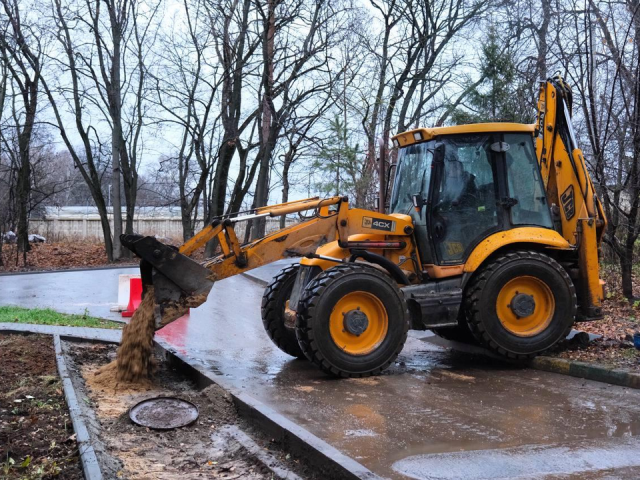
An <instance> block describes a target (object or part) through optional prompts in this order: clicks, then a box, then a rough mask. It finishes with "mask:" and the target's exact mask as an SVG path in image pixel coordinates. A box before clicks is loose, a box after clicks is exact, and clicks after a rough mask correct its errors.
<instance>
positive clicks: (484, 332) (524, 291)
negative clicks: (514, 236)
mask: <svg viewBox="0 0 640 480" xmlns="http://www.w3.org/2000/svg"><path fill="white" fill-rule="evenodd" d="M576 308H577V301H576V292H575V289H574V286H573V282H572V281H571V278H570V277H569V275H568V274H567V272H566V270H565V269H564V268H563V267H562V266H561V265H560V264H559V263H558V262H556V261H555V260H553V259H552V258H550V257H548V256H547V255H544V254H542V253H538V252H534V251H526V252H523V251H519V252H511V253H508V254H505V255H502V256H500V257H497V258H496V259H495V260H493V261H491V263H489V264H488V265H487V266H485V267H483V268H482V269H481V270H480V271H479V272H478V273H477V274H476V276H475V277H474V279H473V280H472V282H471V284H470V285H469V287H468V289H467V291H466V294H465V310H466V313H467V320H468V324H469V328H470V329H471V332H472V333H473V335H474V336H475V337H476V339H477V340H478V341H479V342H480V343H482V344H483V345H485V346H487V347H489V348H490V349H491V350H493V351H495V352H497V353H498V354H500V355H502V356H505V357H508V358H513V359H526V358H531V357H534V356H535V355H537V354H539V353H541V352H543V351H545V350H547V349H549V348H551V347H552V346H553V345H555V344H556V343H557V342H559V341H560V340H562V339H564V338H566V336H567V335H568V334H569V332H570V331H571V327H572V325H573V323H574V321H575V315H576Z"/></svg>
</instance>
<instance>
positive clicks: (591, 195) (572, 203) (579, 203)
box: [536, 76, 607, 320]
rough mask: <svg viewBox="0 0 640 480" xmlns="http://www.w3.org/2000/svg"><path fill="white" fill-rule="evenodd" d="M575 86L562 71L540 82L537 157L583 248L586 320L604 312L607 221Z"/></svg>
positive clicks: (553, 201) (560, 214)
mask: <svg viewBox="0 0 640 480" xmlns="http://www.w3.org/2000/svg"><path fill="white" fill-rule="evenodd" d="M571 112H572V93H571V87H570V86H569V85H568V84H567V83H566V82H565V81H564V80H563V79H562V78H561V77H560V76H557V77H554V78H550V79H548V80H547V81H546V82H542V84H541V86H540V97H539V100H538V119H537V132H538V137H537V142H536V149H537V157H538V162H539V166H540V172H541V173H542V179H543V182H544V186H545V188H546V192H547V199H548V201H549V204H550V205H552V206H553V207H552V211H553V214H554V222H555V224H556V229H557V230H558V231H559V232H560V233H561V234H562V236H563V237H564V238H565V239H566V240H567V241H568V242H569V244H571V245H573V246H574V247H575V248H576V249H577V251H578V269H577V270H578V272H579V279H578V280H579V281H578V285H576V287H577V289H578V291H579V292H581V295H579V300H580V310H581V312H580V313H581V314H582V317H583V318H582V319H583V320H593V319H598V318H602V308H601V304H602V300H603V295H604V293H603V283H602V282H601V281H600V275H599V262H598V254H599V248H600V245H601V243H602V238H603V235H604V232H605V229H606V227H607V220H606V216H605V214H604V209H603V207H602V204H601V203H600V200H599V199H598V196H597V194H596V190H595V188H594V185H593V182H592V181H591V177H590V176H589V173H588V171H587V165H586V162H585V159H584V154H583V153H582V150H581V149H580V148H579V147H578V143H577V140H576V136H575V132H574V129H573V124H572V122H571V116H572V113H571Z"/></svg>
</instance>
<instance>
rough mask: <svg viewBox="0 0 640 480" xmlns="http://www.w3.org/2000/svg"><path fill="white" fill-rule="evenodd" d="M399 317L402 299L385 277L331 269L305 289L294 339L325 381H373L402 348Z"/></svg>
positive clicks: (366, 269)
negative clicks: (329, 377)
mask: <svg viewBox="0 0 640 480" xmlns="http://www.w3.org/2000/svg"><path fill="white" fill-rule="evenodd" d="M405 312H406V304H405V302H404V298H403V297H402V294H401V292H400V290H399V289H398V286H397V285H396V283H395V282H394V281H393V280H392V279H391V278H390V277H389V276H388V275H386V274H384V273H383V272H381V271H379V270H378V269H376V268H374V267H372V266H369V265H363V264H358V263H349V264H342V265H337V266H335V267H333V268H330V269H328V270H325V271H324V272H322V273H320V274H319V275H318V276H317V277H315V278H314V279H313V280H312V281H311V282H310V283H309V284H308V285H307V287H306V288H305V290H304V292H303V294H302V297H301V299H300V303H299V304H298V317H297V320H298V323H297V328H296V335H297V336H298V342H299V343H300V346H301V347H302V351H303V352H304V353H305V355H306V356H307V358H308V359H309V360H311V361H312V362H313V363H315V364H316V365H317V366H318V367H320V369H321V370H323V371H324V372H325V373H328V374H329V375H333V376H336V377H365V376H369V375H377V374H379V373H380V372H382V371H383V370H384V369H385V368H387V367H388V366H389V365H390V364H391V362H393V361H394V360H395V359H396V357H397V356H398V354H399V353H400V351H401V350H402V347H403V346H404V343H405V341H406V339H407V332H408V330H409V321H408V318H407V315H406V314H405Z"/></svg>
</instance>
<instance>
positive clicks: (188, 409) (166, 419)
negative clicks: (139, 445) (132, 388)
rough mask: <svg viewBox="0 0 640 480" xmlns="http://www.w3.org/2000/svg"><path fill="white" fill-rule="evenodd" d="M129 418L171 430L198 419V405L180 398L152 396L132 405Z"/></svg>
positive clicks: (146, 424) (155, 427) (150, 425)
mask: <svg viewBox="0 0 640 480" xmlns="http://www.w3.org/2000/svg"><path fill="white" fill-rule="evenodd" d="M129 418H131V420H132V421H133V423H137V424H138V425H142V426H143V427H149V428H153V429H155V430H171V429H172V428H178V427H184V426H186V425H190V424H192V423H193V422H195V421H196V420H197V419H198V407H196V406H195V405H194V404H193V403H191V402H187V401H186V400H182V399H180V398H173V397H157V398H150V399H148V400H143V401H142V402H140V403H138V404H137V405H134V406H133V407H131V410H129Z"/></svg>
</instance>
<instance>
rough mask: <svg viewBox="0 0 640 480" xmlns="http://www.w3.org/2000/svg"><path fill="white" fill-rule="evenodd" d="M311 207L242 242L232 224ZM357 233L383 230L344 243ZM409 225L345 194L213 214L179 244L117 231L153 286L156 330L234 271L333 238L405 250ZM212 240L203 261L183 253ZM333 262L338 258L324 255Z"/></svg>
mask: <svg viewBox="0 0 640 480" xmlns="http://www.w3.org/2000/svg"><path fill="white" fill-rule="evenodd" d="M310 210H313V211H314V213H313V215H311V217H310V218H309V219H308V220H305V221H303V222H301V223H298V224H295V225H292V226H290V227H286V228H283V229H281V230H278V231H276V232H274V233H271V234H268V235H266V236H265V237H263V238H260V239H258V240H255V241H253V242H251V243H248V244H245V245H242V244H240V241H239V240H238V237H237V235H236V232H235V230H234V225H235V224H237V223H238V222H242V221H248V220H255V219H258V218H267V217H278V216H281V215H286V214H290V213H297V212H304V211H310ZM361 233H368V234H372V233H384V236H383V239H382V240H365V241H350V240H349V237H351V236H353V235H356V234H361ZM412 233H413V225H412V222H411V219H410V217H406V218H398V216H390V215H384V214H380V213H376V212H371V211H368V210H361V209H349V204H348V201H347V199H346V198H345V197H331V198H327V199H319V198H309V199H305V200H299V201H295V202H289V203H283V204H279V205H273V206H268V207H261V208H257V209H255V210H254V211H252V212H251V213H250V214H248V215H244V216H237V217H233V218H232V217H227V218H219V219H216V220H215V221H213V222H212V223H211V224H210V225H208V226H207V227H205V228H204V229H202V230H201V231H200V232H198V233H197V234H196V235H195V236H194V237H192V238H191V239H190V240H188V241H187V242H185V243H184V244H183V245H182V246H181V247H179V248H175V247H172V246H168V245H165V244H163V243H161V242H159V241H158V240H157V239H156V238H155V237H150V236H142V235H137V234H133V235H122V236H121V240H122V244H123V245H124V246H126V247H127V248H128V249H129V250H131V251H132V252H133V253H135V254H136V255H137V256H139V257H140V258H141V259H142V260H141V262H140V271H141V276H142V283H143V286H144V289H145V291H148V289H149V287H151V286H153V288H154V295H155V300H156V301H155V303H156V311H155V317H156V327H157V328H161V327H162V326H165V325H167V324H168V323H170V322H172V321H174V320H176V319H177V318H179V317H181V316H182V315H184V314H185V313H186V312H187V311H188V309H189V308H195V307H197V306H199V305H201V304H202V303H204V302H205V301H206V299H207V296H208V294H209V291H210V290H211V288H212V287H213V284H214V283H215V282H216V281H218V280H222V279H225V278H228V277H231V276H234V275H237V274H239V273H243V272H246V271H248V270H251V269H254V268H257V267H260V266H262V265H265V264H268V263H271V262H274V261H276V260H280V259H282V258H286V257H304V256H306V257H311V258H314V257H317V255H316V254H315V251H316V249H317V248H318V247H319V246H321V245H323V244H325V243H328V242H331V241H334V240H338V243H339V245H340V246H341V247H342V248H344V249H347V250H355V251H367V250H369V249H375V250H407V249H409V250H411V249H413V242H412V240H411V234H412ZM213 239H217V241H218V244H219V246H220V250H221V253H220V254H219V255H218V256H216V257H214V258H212V259H209V260H206V261H205V262H203V263H199V262H197V261H195V260H193V259H191V258H189V255H191V254H193V253H194V252H195V251H196V250H198V249H199V248H201V247H203V246H204V245H205V244H206V243H207V242H209V241H211V240H213ZM328 261H331V262H339V261H341V259H333V258H331V259H328Z"/></svg>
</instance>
